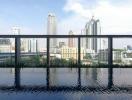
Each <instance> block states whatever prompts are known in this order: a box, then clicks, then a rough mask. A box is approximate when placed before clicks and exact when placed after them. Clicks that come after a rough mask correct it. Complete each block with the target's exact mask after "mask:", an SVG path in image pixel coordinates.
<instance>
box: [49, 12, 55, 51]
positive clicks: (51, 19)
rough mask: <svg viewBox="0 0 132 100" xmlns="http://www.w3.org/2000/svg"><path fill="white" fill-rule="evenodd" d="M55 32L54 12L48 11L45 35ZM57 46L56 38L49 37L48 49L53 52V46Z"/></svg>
mask: <svg viewBox="0 0 132 100" xmlns="http://www.w3.org/2000/svg"><path fill="white" fill-rule="evenodd" d="M56 33H57V24H56V17H55V15H54V14H52V13H50V14H49V15H48V22H47V35H56ZM56 47H57V39H56V38H53V39H50V50H51V52H54V48H56Z"/></svg>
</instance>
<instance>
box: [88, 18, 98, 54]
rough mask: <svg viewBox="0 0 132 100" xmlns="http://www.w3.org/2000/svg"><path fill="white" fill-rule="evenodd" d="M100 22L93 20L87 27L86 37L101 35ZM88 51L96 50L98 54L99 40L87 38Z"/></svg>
mask: <svg viewBox="0 0 132 100" xmlns="http://www.w3.org/2000/svg"><path fill="white" fill-rule="evenodd" d="M99 30H100V27H99V20H95V19H94V18H93V17H92V19H91V20H90V21H89V22H88V23H86V25H85V34H86V35H99V34H100V31H99ZM86 49H90V50H94V51H95V52H97V38H86Z"/></svg>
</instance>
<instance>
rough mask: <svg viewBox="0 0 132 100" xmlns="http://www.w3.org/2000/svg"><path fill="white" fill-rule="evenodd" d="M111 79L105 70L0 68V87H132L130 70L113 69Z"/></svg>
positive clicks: (131, 71)
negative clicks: (109, 85)
mask: <svg viewBox="0 0 132 100" xmlns="http://www.w3.org/2000/svg"><path fill="white" fill-rule="evenodd" d="M112 74H113V75H112V78H111V79H110V78H109V77H108V69H107V68H101V69H99V68H80V69H79V68H49V69H48V68H23V69H18V68H17V69H13V68H7V69H5V68H1V69H0V79H1V80H0V86H2V85H4V86H5V85H7V86H16V87H19V85H21V86H25V85H27V86H29V85H32V86H49V87H52V86H79V87H80V86H105V87H107V86H108V83H109V82H110V81H111V82H112V83H114V85H116V86H132V80H131V75H132V70H131V69H129V68H128V69H119V68H118V69H116V68H114V69H113V73H112Z"/></svg>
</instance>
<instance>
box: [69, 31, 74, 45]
mask: <svg viewBox="0 0 132 100" xmlns="http://www.w3.org/2000/svg"><path fill="white" fill-rule="evenodd" d="M69 35H74V34H73V32H72V31H71V30H70V31H69ZM74 46H75V44H74V38H69V39H68V47H74Z"/></svg>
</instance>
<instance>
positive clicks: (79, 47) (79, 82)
mask: <svg viewBox="0 0 132 100" xmlns="http://www.w3.org/2000/svg"><path fill="white" fill-rule="evenodd" d="M80 43H81V40H80V37H78V87H79V88H80V87H81V44H80Z"/></svg>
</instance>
